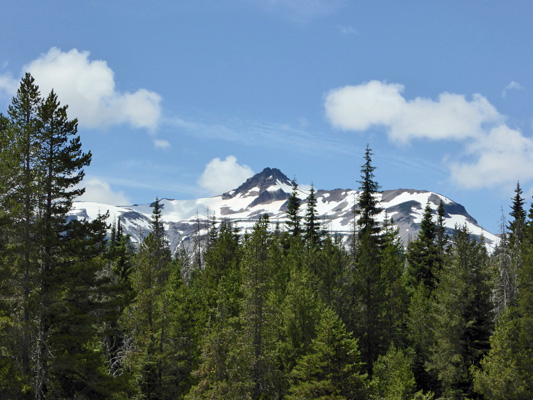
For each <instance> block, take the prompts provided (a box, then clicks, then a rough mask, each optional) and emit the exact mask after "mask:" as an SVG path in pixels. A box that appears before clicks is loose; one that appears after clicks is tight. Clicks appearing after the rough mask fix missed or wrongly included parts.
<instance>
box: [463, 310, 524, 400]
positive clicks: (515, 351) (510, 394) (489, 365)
mask: <svg viewBox="0 0 533 400" xmlns="http://www.w3.org/2000/svg"><path fill="white" fill-rule="evenodd" d="M520 332H521V326H520V320H519V318H518V315H517V313H516V312H515V311H514V310H512V309H509V310H507V311H504V312H503V313H502V314H501V316H500V318H499V319H498V322H497V324H496V330H495V332H494V333H493V335H492V336H491V337H490V351H489V352H488V354H487V355H486V356H485V357H484V358H483V359H482V360H481V362H480V365H479V366H477V367H473V368H472V374H473V380H474V389H475V391H476V392H477V393H479V394H481V395H483V396H484V398H485V399H489V400H515V399H516V400H518V399H529V398H531V395H532V394H533V386H532V384H531V383H532V382H533V381H532V379H531V378H532V377H531V373H529V374H528V370H527V369H526V368H525V367H526V366H527V362H528V354H527V351H525V349H524V347H523V342H521V340H520ZM529 357H530V355H529Z"/></svg>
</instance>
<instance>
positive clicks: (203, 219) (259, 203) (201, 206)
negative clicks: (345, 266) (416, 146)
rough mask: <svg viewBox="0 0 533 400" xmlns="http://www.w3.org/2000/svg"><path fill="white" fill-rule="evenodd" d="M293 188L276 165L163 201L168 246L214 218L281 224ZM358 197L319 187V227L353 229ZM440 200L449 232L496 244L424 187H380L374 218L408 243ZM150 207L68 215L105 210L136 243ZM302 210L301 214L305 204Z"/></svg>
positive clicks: (89, 206)
mask: <svg viewBox="0 0 533 400" xmlns="http://www.w3.org/2000/svg"><path fill="white" fill-rule="evenodd" d="M309 189H310V188H309V187H306V186H301V187H300V188H299V196H298V197H300V198H302V200H304V201H305V199H306V198H307V196H308V194H309ZM291 192H292V181H291V180H290V179H289V178H287V176H285V175H284V174H283V173H282V172H281V171H280V170H279V169H276V168H265V169H264V170H263V171H262V172H260V173H259V174H256V175H254V176H253V177H251V178H249V179H248V180H246V182H244V183H243V184H242V185H240V186H239V187H238V188H236V189H234V190H231V191H229V192H226V193H224V194H221V195H219V196H214V197H209V198H200V199H194V200H170V199H162V200H160V204H161V206H162V220H163V224H164V227H165V229H166V231H167V235H168V239H169V241H170V244H171V248H172V249H173V250H176V249H177V248H178V247H179V246H180V245H184V246H186V247H188V246H189V245H190V243H191V238H192V237H193V236H194V235H195V234H196V233H197V232H198V231H199V234H200V235H204V234H206V232H207V229H208V228H209V227H210V225H211V220H212V219H213V218H214V219H215V220H217V221H220V220H223V219H227V220H231V221H232V222H234V223H235V224H236V225H237V226H238V227H239V228H241V230H243V231H246V230H249V229H251V228H252V227H253V225H254V223H255V221H257V219H258V218H259V217H261V216H262V215H264V214H268V215H269V217H270V220H271V222H272V223H273V224H275V223H278V222H279V223H280V226H281V227H282V228H283V224H284V222H285V212H286V207H287V199H288V198H289V196H290V193H291ZM357 196H358V192H357V191H355V190H353V189H333V190H317V191H316V199H317V211H318V214H319V216H320V218H321V221H322V226H323V227H324V228H325V229H326V230H327V231H329V232H330V233H332V234H335V233H336V234H340V235H344V236H348V235H350V234H351V233H352V232H353V225H354V213H353V211H354V204H356V202H357ZM440 201H442V202H443V204H444V211H445V226H446V228H447V230H448V231H449V232H450V233H451V232H452V231H453V229H454V227H455V226H456V225H460V226H463V225H466V226H467V228H468V229H469V231H470V232H471V233H472V234H474V235H476V236H479V237H481V236H483V237H484V239H485V242H486V243H487V246H488V247H493V246H494V245H495V244H496V243H497V242H498V237H497V236H495V235H493V234H491V233H490V232H488V231H485V230H484V229H482V228H481V227H480V226H479V225H478V224H477V222H476V220H475V219H474V218H472V217H471V216H470V215H469V214H468V212H467V211H466V209H465V208H464V207H463V206H462V205H460V204H458V203H456V202H454V201H453V200H451V199H449V198H447V197H445V196H442V195H440V194H437V193H433V192H429V191H424V190H413V189H396V190H385V191H383V192H382V193H380V203H381V204H380V206H381V207H382V208H383V209H384V211H383V212H382V213H381V214H380V215H379V216H378V220H379V221H381V222H382V221H384V219H385V217H387V218H393V219H394V223H395V224H396V225H397V226H398V227H399V229H400V236H401V238H402V240H403V241H404V243H407V242H408V241H409V240H410V239H413V238H415V237H416V235H417V233H418V231H419V229H420V222H421V221H422V216H423V213H424V208H425V206H426V203H428V202H429V204H430V206H431V208H432V209H433V210H434V212H435V214H436V210H437V208H438V205H439V203H440ZM152 207H153V203H152V204H144V205H132V206H123V207H115V206H109V205H105V204H99V203H88V202H75V203H74V207H73V210H72V212H71V217H72V218H88V219H93V218H96V217H97V216H98V214H103V213H105V212H109V217H108V220H107V221H108V222H109V223H110V224H112V223H113V222H116V221H117V219H118V218H120V220H121V222H122V226H123V228H124V230H125V232H126V233H128V234H130V235H131V237H132V239H133V241H134V242H139V241H140V240H142V238H143V237H145V236H146V235H147V233H148V231H149V228H150V216H151V214H152ZM301 211H302V215H303V214H304V213H305V204H304V205H303V206H302V210H301ZM199 228H200V229H199Z"/></svg>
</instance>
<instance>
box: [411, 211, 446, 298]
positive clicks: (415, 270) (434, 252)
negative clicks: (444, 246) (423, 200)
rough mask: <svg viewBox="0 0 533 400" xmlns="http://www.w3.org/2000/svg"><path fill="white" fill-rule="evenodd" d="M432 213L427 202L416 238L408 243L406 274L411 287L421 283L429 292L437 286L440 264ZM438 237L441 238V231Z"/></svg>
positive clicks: (435, 226)
mask: <svg viewBox="0 0 533 400" xmlns="http://www.w3.org/2000/svg"><path fill="white" fill-rule="evenodd" d="M432 213H433V212H432V209H431V206H430V204H429V201H428V203H427V204H426V208H425V210H424V215H423V217H422V222H421V223H420V231H419V232H418V237H417V238H416V240H414V241H412V242H411V243H409V249H408V252H407V260H408V262H409V263H408V266H407V272H408V278H409V281H410V285H411V287H413V288H416V287H417V286H418V284H419V283H423V284H424V285H425V286H426V287H427V288H428V289H429V290H430V291H432V290H433V289H434V288H435V287H436V285H437V274H438V269H439V268H440V264H441V259H440V254H439V252H440V251H439V247H438V245H437V225H436V224H435V222H434V221H433V214H432ZM440 235H441V236H442V231H441V232H440ZM441 240H442V238H441Z"/></svg>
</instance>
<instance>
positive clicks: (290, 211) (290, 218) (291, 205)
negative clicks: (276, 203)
mask: <svg viewBox="0 0 533 400" xmlns="http://www.w3.org/2000/svg"><path fill="white" fill-rule="evenodd" d="M301 204H302V201H301V200H300V198H299V197H298V184H297V183H296V179H294V180H293V181H292V192H291V195H290V197H289V199H288V200H287V222H286V225H287V231H288V232H289V233H290V234H291V236H293V237H299V236H300V233H301V231H302V227H301V217H300V215H299V212H300V206H301Z"/></svg>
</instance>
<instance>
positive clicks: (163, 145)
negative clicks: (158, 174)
mask: <svg viewBox="0 0 533 400" xmlns="http://www.w3.org/2000/svg"><path fill="white" fill-rule="evenodd" d="M154 146H155V147H156V148H157V149H169V148H170V147H171V146H170V143H169V142H168V140H163V139H155V140H154Z"/></svg>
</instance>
